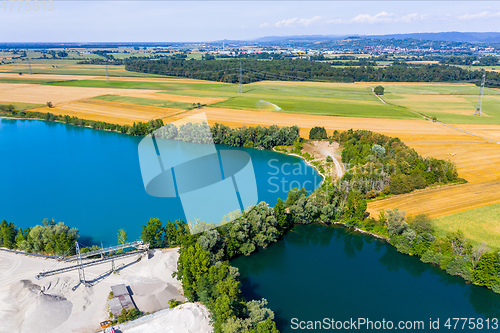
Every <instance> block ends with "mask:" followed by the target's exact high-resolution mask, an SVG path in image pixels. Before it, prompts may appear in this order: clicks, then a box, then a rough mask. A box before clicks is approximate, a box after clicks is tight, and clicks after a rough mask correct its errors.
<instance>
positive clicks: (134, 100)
mask: <svg viewBox="0 0 500 333" xmlns="http://www.w3.org/2000/svg"><path fill="white" fill-rule="evenodd" d="M92 99H96V100H101V101H108V102H117V103H128V104H136V105H145V106H154V107H161V108H171V109H185V110H189V109H191V108H192V104H190V103H183V102H174V101H167V100H159V99H151V98H140V97H131V96H119V95H103V96H96V97H92Z"/></svg>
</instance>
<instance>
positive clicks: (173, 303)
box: [168, 298, 182, 309]
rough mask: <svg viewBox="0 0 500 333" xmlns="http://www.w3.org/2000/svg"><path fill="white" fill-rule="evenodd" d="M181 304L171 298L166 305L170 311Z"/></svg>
mask: <svg viewBox="0 0 500 333" xmlns="http://www.w3.org/2000/svg"><path fill="white" fill-rule="evenodd" d="M181 304H182V302H181V301H178V300H176V299H173V298H172V299H171V300H170V301H168V305H169V306H170V308H171V309H173V308H175V307H177V306H179V305H181Z"/></svg>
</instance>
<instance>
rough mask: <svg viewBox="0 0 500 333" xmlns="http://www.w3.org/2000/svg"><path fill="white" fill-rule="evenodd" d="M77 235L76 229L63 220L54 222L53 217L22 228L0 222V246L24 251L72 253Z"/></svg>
mask: <svg viewBox="0 0 500 333" xmlns="http://www.w3.org/2000/svg"><path fill="white" fill-rule="evenodd" d="M78 236H79V233H78V229H76V228H70V227H68V226H67V225H66V224H64V222H59V223H56V222H55V221H54V220H53V219H52V220H48V219H44V220H43V221H42V224H41V225H36V226H34V227H32V228H29V227H28V228H24V229H22V228H17V226H16V225H15V224H14V223H12V222H10V223H8V222H7V221H5V220H2V222H0V246H4V247H6V248H8V249H17V250H20V251H24V252H30V253H46V254H55V255H72V254H75V249H74V247H73V245H74V243H75V240H76V239H77V238H78Z"/></svg>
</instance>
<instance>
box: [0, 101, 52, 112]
mask: <svg viewBox="0 0 500 333" xmlns="http://www.w3.org/2000/svg"><path fill="white" fill-rule="evenodd" d="M0 105H14V107H15V108H16V109H17V110H23V111H24V110H31V109H34V108H39V107H42V106H44V105H43V104H35V103H22V102H14V103H12V102H0Z"/></svg>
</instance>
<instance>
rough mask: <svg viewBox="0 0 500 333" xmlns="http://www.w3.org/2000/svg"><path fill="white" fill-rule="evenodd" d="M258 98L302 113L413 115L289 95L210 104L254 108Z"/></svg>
mask: <svg viewBox="0 0 500 333" xmlns="http://www.w3.org/2000/svg"><path fill="white" fill-rule="evenodd" d="M260 100H264V101H267V102H271V103H273V104H275V105H277V106H279V107H280V108H281V112H289V113H303V114H314V115H326V116H342V117H367V118H396V119H406V118H416V117H418V116H416V115H415V114H414V113H411V112H409V111H407V110H406V109H404V108H401V107H397V106H393V105H384V104H382V103H380V101H378V100H377V101H360V100H359V99H356V100H349V99H335V98H311V97H302V96H300V97H291V96H276V95H257V94H246V95H245V96H241V97H240V96H238V97H233V98H230V99H228V100H226V101H223V102H219V103H215V104H212V105H211V106H214V107H221V108H230V109H258V107H257V103H258V102H259V101H260Z"/></svg>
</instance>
